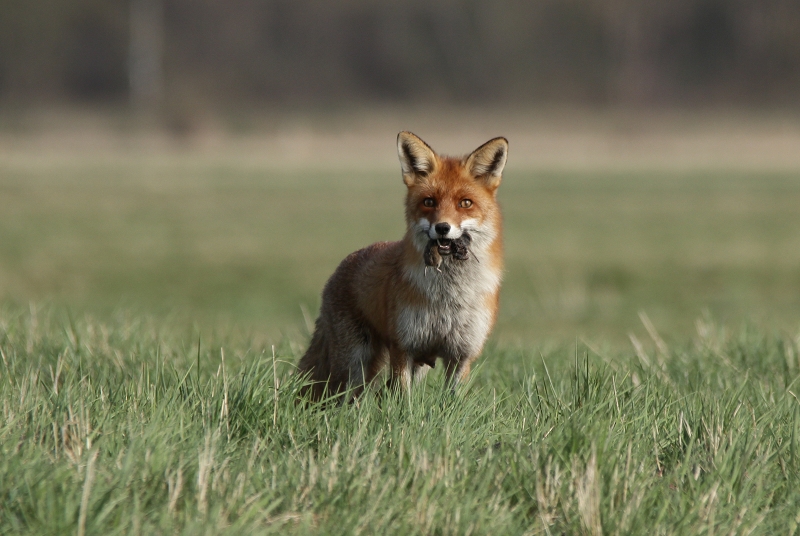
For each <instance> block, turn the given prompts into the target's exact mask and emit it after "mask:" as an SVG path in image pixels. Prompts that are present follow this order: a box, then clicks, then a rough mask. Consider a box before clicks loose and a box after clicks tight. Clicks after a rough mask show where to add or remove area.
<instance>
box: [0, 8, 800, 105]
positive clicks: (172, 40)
mask: <svg viewBox="0 0 800 536" xmlns="http://www.w3.org/2000/svg"><path fill="white" fill-rule="evenodd" d="M136 1H139V0H69V1H65V0H0V6H1V7H0V103H32V104H36V103H39V102H48V101H67V102H70V101H86V100H106V101H112V102H114V101H119V102H126V101H127V100H128V99H129V98H131V87H132V84H131V82H132V81H131V76H132V73H135V72H136V69H135V68H134V69H132V68H131V65H132V57H135V56H136V54H135V52H134V53H133V54H132V49H131V42H132V35H131V28H132V13H134V12H135V10H133V9H132V6H131V2H134V3H135V2H136ZM151 1H155V2H157V5H158V7H159V9H160V11H159V16H160V17H161V20H160V22H159V23H160V25H161V30H160V31H161V32H162V35H161V41H162V42H161V43H160V44H159V47H160V48H158V50H159V54H160V56H159V57H158V64H159V65H160V66H161V67H160V68H161V69H162V73H161V75H159V76H161V77H162V78H163V80H160V81H159V84H161V86H163V90H161V89H159V91H163V93H164V98H165V99H167V100H172V101H197V102H201V103H203V104H212V105H221V106H236V105H238V104H243V105H249V104H267V105H269V104H284V103H290V104H299V105H303V104H322V105H325V104H335V103H342V102H345V103H346V102H356V101H358V102H364V101H366V102H387V101H390V102H444V101H447V102H456V103H474V102H485V100H487V99H488V100H489V101H491V102H493V103H504V102H526V103H541V102H554V101H556V102H559V101H560V102H580V103H590V104H630V103H633V104H654V103H656V104H657V103H666V104H675V103H687V104H708V103H718V102H724V103H740V104H746V105H773V104H775V105H787V104H795V103H796V102H797V95H800V2H798V1H797V0H671V1H669V2H663V1H658V0H637V1H634V0H538V1H530V0H527V1H526V0H492V1H485V0H484V1H478V0H406V1H404V2H395V1H389V0H385V1H376V0H337V1H332V0H224V1H223V0H151ZM134 27H135V25H134ZM144 35H146V34H144ZM133 41H134V42H135V41H136V40H135V39H134V40H133ZM145 44H146V43H145ZM134 49H135V47H134ZM140 49H143V50H147V47H146V46H144V48H142V47H141V46H140ZM161 86H159V87H161ZM134 87H135V84H134Z"/></svg>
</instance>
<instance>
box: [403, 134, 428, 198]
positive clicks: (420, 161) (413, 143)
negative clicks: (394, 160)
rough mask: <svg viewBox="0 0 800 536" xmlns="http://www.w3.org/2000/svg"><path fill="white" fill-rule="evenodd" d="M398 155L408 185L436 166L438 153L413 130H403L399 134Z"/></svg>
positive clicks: (426, 174)
mask: <svg viewBox="0 0 800 536" xmlns="http://www.w3.org/2000/svg"><path fill="white" fill-rule="evenodd" d="M397 156H398V157H399V158H400V169H402V171H403V182H405V183H406V186H411V185H412V184H414V183H415V182H417V180H418V179H419V178H420V177H427V176H428V175H430V173H431V172H432V171H433V169H434V168H435V167H436V153H435V152H433V149H431V148H430V146H429V145H428V144H427V143H425V142H424V141H422V140H421V139H420V138H419V137H417V136H416V135H414V134H412V133H411V132H406V131H403V132H401V133H400V134H398V135H397Z"/></svg>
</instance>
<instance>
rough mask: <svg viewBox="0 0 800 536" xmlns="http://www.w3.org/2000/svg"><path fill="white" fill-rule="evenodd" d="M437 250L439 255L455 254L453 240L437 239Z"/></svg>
mask: <svg viewBox="0 0 800 536" xmlns="http://www.w3.org/2000/svg"><path fill="white" fill-rule="evenodd" d="M436 249H437V250H438V251H439V255H450V254H451V253H452V252H453V240H452V239H450V238H437V239H436Z"/></svg>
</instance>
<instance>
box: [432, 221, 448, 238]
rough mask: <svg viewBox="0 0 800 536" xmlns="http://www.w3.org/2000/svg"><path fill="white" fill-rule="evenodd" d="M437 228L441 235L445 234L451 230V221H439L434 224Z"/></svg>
mask: <svg viewBox="0 0 800 536" xmlns="http://www.w3.org/2000/svg"><path fill="white" fill-rule="evenodd" d="M433 228H434V229H436V232H437V233H439V234H440V235H441V236H445V235H446V234H447V233H449V232H450V224H449V223H437V224H436V225H434V226H433Z"/></svg>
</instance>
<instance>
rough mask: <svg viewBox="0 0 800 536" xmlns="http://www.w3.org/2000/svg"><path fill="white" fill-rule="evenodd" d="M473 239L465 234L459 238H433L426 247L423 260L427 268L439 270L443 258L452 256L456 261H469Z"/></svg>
mask: <svg viewBox="0 0 800 536" xmlns="http://www.w3.org/2000/svg"><path fill="white" fill-rule="evenodd" d="M471 242H472V238H471V237H470V236H469V235H468V234H467V233H463V234H462V235H461V236H460V237H459V238H456V239H449V238H438V239H437V238H433V239H431V240H429V241H428V245H427V246H426V247H425V251H424V253H423V258H424V260H425V266H431V267H433V268H436V269H437V270H439V267H440V266H441V265H442V261H443V260H444V259H443V257H445V256H447V255H452V256H453V258H454V259H455V260H458V261H465V260H467V259H469V245H470V243H471Z"/></svg>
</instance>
